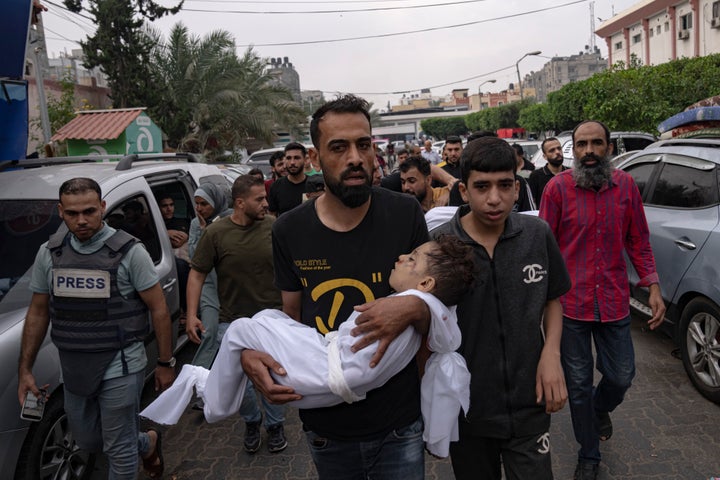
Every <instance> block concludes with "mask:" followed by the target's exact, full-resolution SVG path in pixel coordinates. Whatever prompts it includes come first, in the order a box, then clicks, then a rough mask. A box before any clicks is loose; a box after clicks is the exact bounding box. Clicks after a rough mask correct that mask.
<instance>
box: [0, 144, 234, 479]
mask: <svg viewBox="0 0 720 480" xmlns="http://www.w3.org/2000/svg"><path fill="white" fill-rule="evenodd" d="M20 167H22V168H20ZM11 169H14V170H11ZM73 177H90V178H93V179H94V180H96V181H97V182H98V183H99V184H100V187H101V188H102V193H103V199H104V200H105V202H106V204H107V209H106V212H105V221H106V222H107V223H108V224H110V225H112V226H115V227H118V228H123V227H124V226H125V225H124V223H123V218H124V217H123V206H124V205H126V204H128V203H130V202H135V203H134V205H135V206H137V204H138V203H139V204H140V205H141V206H142V209H143V214H142V215H143V216H144V217H145V221H146V222H147V227H146V228H144V229H143V231H142V232H137V231H136V232H132V233H134V234H135V235H136V236H141V237H142V238H141V240H142V241H143V243H144V244H145V247H146V248H147V250H148V252H149V253H150V256H151V257H152V259H153V261H154V263H155V268H156V270H157V272H158V275H159V277H160V285H161V286H162V288H163V292H164V294H165V298H166V301H167V304H168V307H169V309H170V313H171V316H172V319H173V342H174V348H175V350H177V349H178V348H180V347H181V346H182V345H183V344H184V342H185V341H186V337H185V336H184V335H182V336H180V337H179V338H178V318H179V316H180V299H179V284H178V275H177V271H176V267H175V257H174V253H173V249H172V246H171V245H170V240H169V238H168V234H167V230H166V229H165V224H164V222H163V219H162V216H161V214H160V210H159V208H158V205H157V202H156V201H155V196H156V194H158V193H163V194H169V195H171V196H172V198H173V199H174V200H175V216H176V217H184V218H186V219H188V220H189V219H191V218H192V217H193V216H194V208H193V198H192V194H193V192H194V191H195V189H196V188H197V186H198V185H199V184H200V182H213V183H217V184H219V185H225V186H227V184H228V183H227V180H226V179H225V178H224V177H223V175H222V173H221V172H220V170H219V169H218V168H216V167H214V166H210V165H206V164H204V163H198V162H197V161H196V159H195V158H194V157H192V156H181V155H168V154H161V155H155V156H150V155H145V156H138V155H131V156H127V157H124V158H119V157H114V158H111V157H86V158H83V157H71V158H56V159H41V160H36V161H34V160H22V161H19V162H5V163H0V232H2V233H0V259H2V261H0V365H2V370H0V375H1V379H0V384H1V385H4V386H5V387H4V389H3V390H2V395H1V396H0V407H1V408H2V412H3V414H2V415H1V416H0V478H2V479H12V478H14V479H24V480H38V479H46V478H47V479H50V478H53V479H54V478H76V479H84V478H89V477H90V474H91V473H92V470H93V466H94V463H95V456H94V455H90V454H88V453H87V452H83V451H81V450H79V449H78V448H77V445H76V444H75V442H74V440H73V437H72V434H71V432H70V431H69V430H68V427H67V421H66V419H65V412H64V410H63V381H62V378H61V373H60V368H59V361H58V353H57V350H56V349H55V347H54V345H53V344H52V342H51V341H50V338H49V335H48V336H47V337H46V338H45V341H44V342H43V345H42V347H41V350H40V352H39V354H38V357H37V361H36V362H35V367H34V369H33V372H34V374H35V378H36V380H37V383H38V385H44V384H46V383H47V384H49V385H50V400H49V402H48V404H47V405H46V408H45V414H44V416H43V418H42V420H41V421H40V422H28V421H26V420H21V419H20V405H19V404H18V400H17V365H18V357H19V352H20V338H21V334H22V328H23V323H24V318H25V312H26V311H27V307H28V305H29V303H30V298H31V293H30V290H29V288H28V284H29V281H30V275H31V270H32V265H33V261H34V259H35V254H36V253H37V251H38V249H39V247H40V245H41V244H42V243H44V242H45V241H47V239H48V237H49V236H50V235H51V234H52V233H54V232H55V231H57V230H58V228H62V229H65V228H66V227H65V225H64V224H63V223H62V221H61V219H60V217H59V216H58V212H57V203H58V189H59V187H60V185H61V184H62V182H64V181H65V180H68V179H70V178H73ZM146 349H147V355H148V358H149V359H153V358H156V357H157V347H156V344H155V342H154V335H153V334H151V335H149V336H148V339H147V340H146ZM154 365H155V362H152V361H151V362H148V371H147V372H146V373H147V374H148V375H150V374H151V373H152V369H153V367H154Z"/></svg>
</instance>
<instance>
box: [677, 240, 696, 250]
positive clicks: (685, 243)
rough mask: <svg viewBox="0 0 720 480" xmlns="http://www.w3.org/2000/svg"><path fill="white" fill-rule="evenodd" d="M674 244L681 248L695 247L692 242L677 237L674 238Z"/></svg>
mask: <svg viewBox="0 0 720 480" xmlns="http://www.w3.org/2000/svg"><path fill="white" fill-rule="evenodd" d="M675 245H678V246H680V247H683V248H687V249H688V250H695V249H696V248H697V247H696V246H695V244H694V243H692V242H690V241H688V240H680V239H677V240H675Z"/></svg>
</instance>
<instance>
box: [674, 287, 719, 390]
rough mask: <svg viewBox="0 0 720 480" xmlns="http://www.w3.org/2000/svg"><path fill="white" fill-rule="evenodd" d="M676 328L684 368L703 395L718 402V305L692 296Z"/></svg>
mask: <svg viewBox="0 0 720 480" xmlns="http://www.w3.org/2000/svg"><path fill="white" fill-rule="evenodd" d="M679 328H680V329H679V334H680V335H679V337H678V340H679V342H678V343H679V344H680V351H681V353H682V361H683V366H684V367H685V371H686V372H687V374H688V376H689V377H690V380H691V381H692V383H693V385H695V388H697V389H698V391H699V392H700V393H701V394H702V395H703V396H704V397H705V398H707V399H709V400H711V401H713V402H715V403H719V404H720V308H719V307H718V306H717V305H716V304H715V303H713V302H711V301H710V300H708V299H706V298H696V299H694V300H692V301H691V302H690V303H688V305H687V306H686V307H685V309H684V310H683V312H682V316H681V317H680V326H679Z"/></svg>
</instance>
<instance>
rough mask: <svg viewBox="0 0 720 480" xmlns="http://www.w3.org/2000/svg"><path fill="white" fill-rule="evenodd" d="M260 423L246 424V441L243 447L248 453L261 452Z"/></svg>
mask: <svg viewBox="0 0 720 480" xmlns="http://www.w3.org/2000/svg"><path fill="white" fill-rule="evenodd" d="M260 443H262V439H261V438H260V422H250V423H246V424H245V439H244V440H243V446H244V447H245V451H246V452H248V453H255V452H257V451H258V450H260Z"/></svg>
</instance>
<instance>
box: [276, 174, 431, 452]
mask: <svg viewBox="0 0 720 480" xmlns="http://www.w3.org/2000/svg"><path fill="white" fill-rule="evenodd" d="M427 240H428V233H427V226H426V224H425V219H424V216H423V214H422V210H420V206H419V204H418V202H417V200H415V199H414V198H413V197H411V196H409V195H402V194H398V193H395V192H391V191H389V190H386V189H382V188H373V193H372V200H371V204H370V209H369V211H368V213H367V215H366V216H365V218H364V219H363V221H362V222H361V223H360V225H358V226H357V227H356V228H355V229H353V230H351V231H349V232H336V231H334V230H330V229H329V228H327V227H326V226H325V225H323V224H322V222H321V221H320V219H319V218H318V216H317V213H316V211H315V201H309V202H305V203H304V204H303V205H301V206H300V207H298V208H297V209H295V210H293V211H292V212H291V213H288V214H287V215H283V216H282V217H280V218H279V219H278V220H277V222H275V224H274V226H273V259H274V268H275V284H276V286H277V287H278V288H279V289H280V290H282V291H290V292H296V291H302V314H301V316H302V322H303V323H304V324H306V325H310V326H312V327H314V328H316V329H317V330H318V331H319V332H321V333H326V332H328V331H332V330H337V328H338V327H339V325H340V324H341V323H342V322H344V321H345V320H346V319H347V317H348V316H349V315H350V313H352V311H353V307H354V306H355V305H360V304H363V303H365V302H368V301H371V300H374V299H376V298H379V297H384V296H387V295H388V294H390V293H391V289H390V285H389V284H388V279H389V277H390V271H391V270H392V269H393V267H394V264H395V261H396V260H397V259H398V256H399V255H401V254H404V253H409V252H411V251H413V250H414V249H415V248H416V247H417V246H419V245H420V244H422V243H424V242H426V241H427ZM369 348H373V347H372V346H371V347H369ZM419 416H420V390H419V378H418V371H417V366H416V363H415V361H412V362H410V363H409V364H408V365H407V366H406V367H405V368H404V369H403V370H402V371H401V372H400V373H398V374H397V375H395V376H394V377H393V378H392V379H390V380H389V381H388V382H387V383H386V384H385V385H383V386H382V387H380V388H378V389H375V390H373V391H371V392H368V394H367V398H366V399H365V400H363V401H360V402H356V403H352V404H347V403H343V404H340V405H337V406H334V407H329V408H317V409H305V410H300V418H301V419H302V421H303V423H304V424H305V426H306V428H308V429H310V430H312V431H314V432H315V433H317V434H319V435H321V436H324V437H328V438H334V439H340V440H342V439H345V440H355V441H360V440H366V439H374V438H379V437H382V436H385V435H386V434H387V433H389V432H390V431H392V430H394V429H396V428H399V427H403V426H405V425H408V424H410V423H411V422H413V421H414V420H416V419H417V418H418V417H419Z"/></svg>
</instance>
